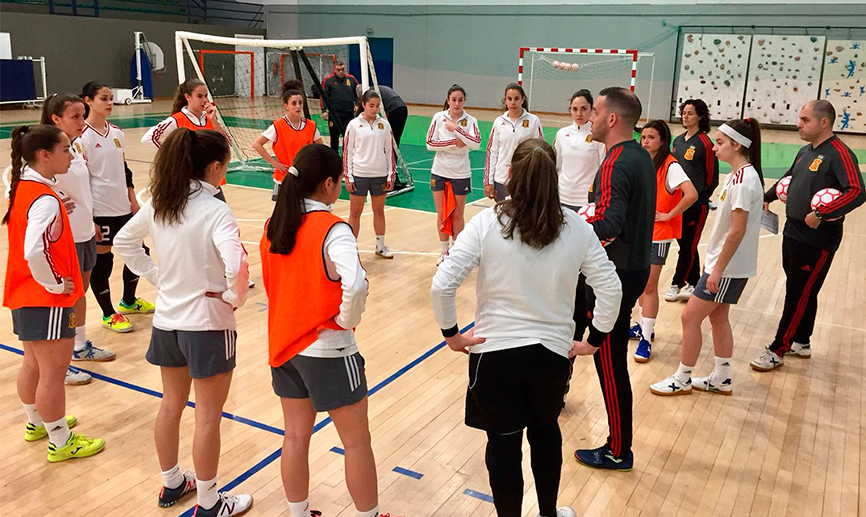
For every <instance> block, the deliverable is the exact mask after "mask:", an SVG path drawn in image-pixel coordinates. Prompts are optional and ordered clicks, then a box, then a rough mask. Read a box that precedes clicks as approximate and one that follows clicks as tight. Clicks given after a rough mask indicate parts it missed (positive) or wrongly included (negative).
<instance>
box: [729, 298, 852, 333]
mask: <svg viewBox="0 0 866 517" xmlns="http://www.w3.org/2000/svg"><path fill="white" fill-rule="evenodd" d="M731 310H735V311H747V312H752V313H754V312H756V311H755V309H753V308H750V307H737V306H736V305H731ZM757 312H758V314H762V315H764V316H773V317H774V318H776V319H778V318H781V317H782V315H781V314H776V313H773V312H765V311H757ZM815 325H827V326H828V327H839V328H841V329H847V330H856V331H860V332H863V331H866V328H864V327H849V326H848V325H840V324H838V323H825V322H823V321H815Z"/></svg>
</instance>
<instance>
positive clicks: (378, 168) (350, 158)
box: [343, 90, 397, 259]
mask: <svg viewBox="0 0 866 517" xmlns="http://www.w3.org/2000/svg"><path fill="white" fill-rule="evenodd" d="M380 102H381V99H380V98H379V94H378V93H376V91H375V90H367V92H366V93H364V95H362V96H361V108H362V109H363V111H362V112H361V114H360V115H358V116H357V117H355V118H354V119H353V120H352V121H351V122H349V125H348V127H347V128H346V136H345V137H344V138H343V169H344V172H343V179H344V181H345V182H346V190H348V191H349V194H350V196H349V202H350V205H349V225H351V226H352V233H354V234H355V237H356V238H357V237H358V232H359V231H360V228H361V213H363V211H364V202H365V201H366V199H367V193H369V194H370V199H371V203H372V205H373V230H374V231H375V232H376V255H378V256H380V257H382V258H386V259H392V258H394V254H393V253H391V250H389V249H388V246H386V245H385V193H386V192H390V191H391V190H392V189H393V188H394V179H395V177H396V175H397V170H396V161H395V160H396V156H395V154H394V147H393V146H394V137H393V135H392V134H391V125H390V124H388V120H387V119H385V118H383V117H381V116H379V103H380Z"/></svg>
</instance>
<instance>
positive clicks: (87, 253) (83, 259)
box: [75, 237, 96, 273]
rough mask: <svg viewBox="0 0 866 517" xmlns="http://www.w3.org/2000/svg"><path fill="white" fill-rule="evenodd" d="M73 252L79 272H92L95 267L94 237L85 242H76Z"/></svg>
mask: <svg viewBox="0 0 866 517" xmlns="http://www.w3.org/2000/svg"><path fill="white" fill-rule="evenodd" d="M75 252H76V253H77V254H78V266H79V267H80V268H81V272H82V273H85V272H87V271H93V268H94V267H96V237H93V238H92V239H90V240H89V241H87V242H76V243H75Z"/></svg>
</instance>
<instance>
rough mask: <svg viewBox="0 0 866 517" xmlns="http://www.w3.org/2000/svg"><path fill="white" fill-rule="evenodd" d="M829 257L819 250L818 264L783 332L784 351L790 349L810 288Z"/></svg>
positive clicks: (825, 252)
mask: <svg viewBox="0 0 866 517" xmlns="http://www.w3.org/2000/svg"><path fill="white" fill-rule="evenodd" d="M829 255H830V253H829V252H828V251H827V250H821V258H819V259H818V263H817V264H815V268H814V269H813V270H812V274H811V275H809V280H808V281H807V282H806V288H805V289H803V292H802V293H801V294H800V300H799V302H797V312H795V313H794V317H793V318H791V323H790V324H789V325H788V330H786V331H785V337H784V339H783V340H782V341H783V344H784V346H785V350H786V351H787V350H788V349H789V348H791V339H793V337H794V332H796V331H797V327H799V326H800V320H801V319H803V313H804V312H806V305H808V304H809V296H810V295H811V293H812V288H813V287H814V286H815V281H816V280H817V278H818V275H819V274H820V273H821V270H823V269H824V265H825V264H826V263H827V257H828V256H829Z"/></svg>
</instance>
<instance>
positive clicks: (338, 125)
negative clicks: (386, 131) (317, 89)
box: [322, 61, 358, 151]
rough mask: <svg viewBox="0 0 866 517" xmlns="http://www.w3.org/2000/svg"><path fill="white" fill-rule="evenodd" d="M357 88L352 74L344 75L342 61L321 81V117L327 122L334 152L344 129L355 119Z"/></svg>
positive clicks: (356, 82) (338, 145)
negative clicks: (322, 95) (322, 96)
mask: <svg viewBox="0 0 866 517" xmlns="http://www.w3.org/2000/svg"><path fill="white" fill-rule="evenodd" d="M357 87H358V80H357V79H355V76H353V75H352V74H347V73H346V64H345V63H343V62H342V61H337V62H335V63H334V67H333V69H332V73H331V75H329V76H327V77H325V78H324V79H323V80H322V90H323V91H324V93H325V95H324V99H323V102H322V117H324V118H325V119H326V120H327V121H328V134H329V135H330V137H331V149H333V150H335V151H339V150H340V137H341V136H344V135H345V134H346V127H348V125H349V122H351V121H352V119H353V118H355V104H356V103H357V102H358V96H357V94H356V93H355V88H357Z"/></svg>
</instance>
